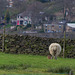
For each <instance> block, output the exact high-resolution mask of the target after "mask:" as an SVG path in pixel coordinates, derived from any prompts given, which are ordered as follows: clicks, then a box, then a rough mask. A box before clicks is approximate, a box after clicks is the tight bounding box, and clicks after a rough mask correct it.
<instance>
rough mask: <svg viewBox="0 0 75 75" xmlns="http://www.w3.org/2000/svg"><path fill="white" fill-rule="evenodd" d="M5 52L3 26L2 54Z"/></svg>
mask: <svg viewBox="0 0 75 75" xmlns="http://www.w3.org/2000/svg"><path fill="white" fill-rule="evenodd" d="M4 51H5V26H4V27H3V38H2V52H4Z"/></svg>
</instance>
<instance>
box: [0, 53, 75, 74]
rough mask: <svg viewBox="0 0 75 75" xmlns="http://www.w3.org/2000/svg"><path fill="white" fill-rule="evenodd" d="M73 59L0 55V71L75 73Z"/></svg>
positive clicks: (74, 60)
mask: <svg viewBox="0 0 75 75" xmlns="http://www.w3.org/2000/svg"><path fill="white" fill-rule="evenodd" d="M74 62H75V59H70V58H69V59H68V58H64V59H63V58H58V59H57V60H55V59H47V57H46V56H38V55H24V54H5V53H0V70H2V71H3V70H19V72H20V71H22V70H24V72H23V73H25V72H41V73H42V72H52V73H63V72H64V73H68V72H69V71H70V70H73V71H75V63H74ZM57 75H59V74H57Z"/></svg>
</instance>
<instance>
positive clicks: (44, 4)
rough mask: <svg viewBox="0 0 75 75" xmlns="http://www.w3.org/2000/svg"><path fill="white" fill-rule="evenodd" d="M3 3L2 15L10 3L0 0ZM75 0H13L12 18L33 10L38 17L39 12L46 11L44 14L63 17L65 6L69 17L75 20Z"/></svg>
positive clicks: (1, 7) (58, 17)
mask: <svg viewBox="0 0 75 75" xmlns="http://www.w3.org/2000/svg"><path fill="white" fill-rule="evenodd" d="M0 1H1V2H0V3H1V5H0V9H1V11H0V13H1V14H0V15H3V14H5V12H6V9H7V8H6V7H5V6H7V5H8V3H7V2H6V0H3V1H2V0H0ZM74 2H75V1H74V0H68V1H64V2H63V0H52V1H50V0H13V7H12V8H8V9H9V11H10V15H11V18H16V16H17V14H19V13H22V12H28V13H29V12H32V13H33V15H34V13H35V15H37V16H36V17H38V15H39V14H37V13H39V12H44V13H45V14H44V15H48V16H49V15H55V16H56V18H57V19H63V17H64V16H63V12H64V10H63V8H64V6H65V11H68V17H67V18H69V19H70V20H71V19H73V20H74V16H75V15H74V13H75V11H74V9H75V5H74Z"/></svg>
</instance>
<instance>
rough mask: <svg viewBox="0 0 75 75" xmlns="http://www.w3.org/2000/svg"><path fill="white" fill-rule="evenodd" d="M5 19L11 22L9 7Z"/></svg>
mask: <svg viewBox="0 0 75 75" xmlns="http://www.w3.org/2000/svg"><path fill="white" fill-rule="evenodd" d="M5 21H6V23H9V22H10V13H9V10H8V9H7V11H6V14H5Z"/></svg>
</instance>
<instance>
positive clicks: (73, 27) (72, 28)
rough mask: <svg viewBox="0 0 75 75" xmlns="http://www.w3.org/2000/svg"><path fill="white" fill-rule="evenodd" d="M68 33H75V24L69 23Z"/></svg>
mask: <svg viewBox="0 0 75 75" xmlns="http://www.w3.org/2000/svg"><path fill="white" fill-rule="evenodd" d="M66 32H75V23H67V26H66Z"/></svg>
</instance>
